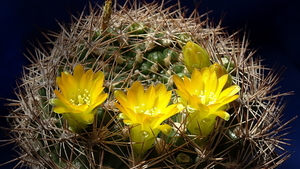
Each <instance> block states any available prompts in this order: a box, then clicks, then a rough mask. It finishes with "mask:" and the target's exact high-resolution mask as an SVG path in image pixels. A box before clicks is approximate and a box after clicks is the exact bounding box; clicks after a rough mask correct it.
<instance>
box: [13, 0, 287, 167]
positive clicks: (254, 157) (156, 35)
mask: <svg viewBox="0 0 300 169" xmlns="http://www.w3.org/2000/svg"><path fill="white" fill-rule="evenodd" d="M163 6H164V4H159V3H150V4H139V3H138V2H137V1H134V2H133V3H130V2H129V1H127V2H126V5H124V6H123V7H117V6H116V5H112V1H111V0H107V1H106V3H105V6H104V7H100V6H96V7H95V8H92V9H91V10H90V11H91V12H90V14H89V15H84V14H82V15H81V16H80V17H79V18H78V19H77V20H76V21H75V22H74V23H72V24H71V25H70V27H62V31H61V32H60V33H57V34H55V35H53V34H52V35H51V36H54V37H56V39H55V41H50V44H51V48H50V50H48V51H47V50H44V49H39V48H36V49H35V51H36V52H35V54H34V55H33V56H32V57H33V58H34V59H33V61H32V64H31V65H29V66H26V67H25V69H24V75H23V77H22V82H21V83H20V85H19V87H18V89H17V90H16V95H17V96H18V100H17V103H18V107H16V108H14V109H13V110H12V111H11V113H10V115H9V116H8V120H9V122H10V124H11V129H9V130H10V135H11V137H12V139H13V140H14V143H15V144H16V146H17V147H18V148H19V150H18V151H19V153H20V157H18V160H19V161H20V162H19V163H18V166H19V167H23V166H26V167H29V168H80V169H85V168H104V169H106V168H239V169H241V168H276V167H277V166H279V165H280V164H281V163H282V162H284V161H285V160H286V159H287V158H288V157H289V156H290V152H289V151H288V150H285V149H284V148H283V145H286V144H288V143H287V142H286V141H288V139H286V138H284V137H285V135H286V134H287V132H286V129H287V125H288V124H289V122H291V121H292V120H289V121H287V122H283V121H281V117H282V110H283V107H284V105H282V104H281V99H280V98H281V97H282V96H285V95H289V94H290V93H279V92H278V93H275V92H276V91H275V89H274V86H275V85H276V84H277V83H278V81H279V75H278V73H277V74H276V73H274V71H272V70H269V69H267V68H265V67H264V66H263V65H261V61H260V59H255V58H254V57H253V54H254V52H252V51H251V50H248V49H247V47H248V41H247V39H246V38H245V36H244V37H243V39H242V40H238V38H237V37H236V35H228V34H227V33H225V32H224V31H223V29H222V28H221V27H219V26H217V27H212V26H210V24H209V21H208V20H207V19H203V17H204V16H205V15H203V16H201V15H199V14H198V13H196V12H195V13H193V14H192V15H191V16H189V17H184V15H183V12H182V8H180V5H179V4H178V6H172V7H168V8H164V7H163ZM49 39H51V38H49ZM73 72H74V73H73ZM74 86H75V87H74ZM201 86H202V88H201ZM76 87H77V88H76ZM77 89H78V90H77ZM197 92H198V93H197ZM199 92H200V93H201V92H202V94H199Z"/></svg>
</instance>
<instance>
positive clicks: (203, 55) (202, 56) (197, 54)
mask: <svg viewBox="0 0 300 169" xmlns="http://www.w3.org/2000/svg"><path fill="white" fill-rule="evenodd" d="M183 58H184V64H185V66H186V67H187V69H188V70H189V72H190V73H192V72H193V70H194V68H198V69H201V68H203V67H207V66H209V65H210V61H209V55H208V53H207V51H206V50H205V49H203V48H202V47H200V46H199V45H197V44H196V43H193V42H191V41H189V42H187V43H186V45H185V46H184V47H183Z"/></svg>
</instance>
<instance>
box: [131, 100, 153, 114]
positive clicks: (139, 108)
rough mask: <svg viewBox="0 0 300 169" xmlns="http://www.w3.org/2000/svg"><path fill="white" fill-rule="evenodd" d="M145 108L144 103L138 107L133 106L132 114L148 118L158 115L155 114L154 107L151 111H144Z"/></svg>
mask: <svg viewBox="0 0 300 169" xmlns="http://www.w3.org/2000/svg"><path fill="white" fill-rule="evenodd" d="M145 106H146V105H145V104H144V103H142V104H141V105H140V106H135V107H134V108H133V110H134V112H137V113H142V114H146V115H149V116H154V115H156V114H159V112H157V108H156V107H153V108H152V109H146V108H145Z"/></svg>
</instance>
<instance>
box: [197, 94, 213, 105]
mask: <svg viewBox="0 0 300 169" xmlns="http://www.w3.org/2000/svg"><path fill="white" fill-rule="evenodd" d="M197 96H198V97H199V99H200V100H201V103H202V104H205V105H210V104H214V103H215V102H216V101H217V98H216V97H215V93H214V92H210V93H206V92H205V91H201V92H200V94H199V95H197Z"/></svg>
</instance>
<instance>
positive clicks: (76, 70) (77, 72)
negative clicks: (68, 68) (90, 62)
mask: <svg viewBox="0 0 300 169" xmlns="http://www.w3.org/2000/svg"><path fill="white" fill-rule="evenodd" d="M83 73H84V70H83V66H82V65H77V66H76V67H75V68H74V74H73V75H74V78H75V79H76V81H77V83H79V82H80V79H81V77H82V76H83Z"/></svg>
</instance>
